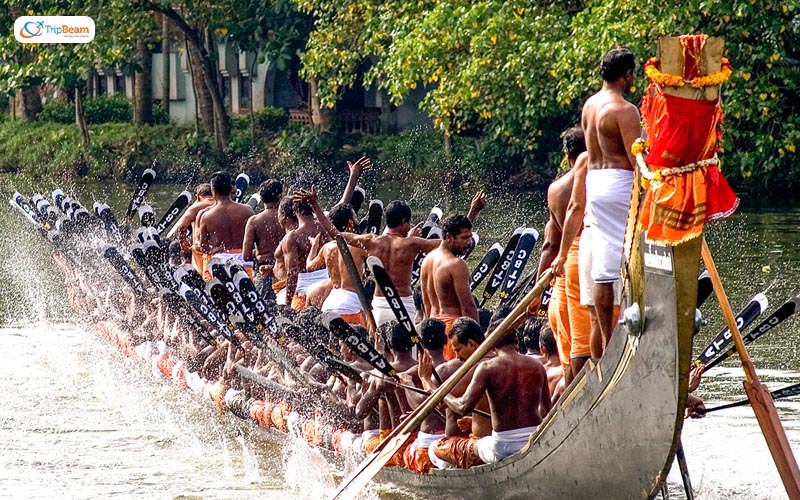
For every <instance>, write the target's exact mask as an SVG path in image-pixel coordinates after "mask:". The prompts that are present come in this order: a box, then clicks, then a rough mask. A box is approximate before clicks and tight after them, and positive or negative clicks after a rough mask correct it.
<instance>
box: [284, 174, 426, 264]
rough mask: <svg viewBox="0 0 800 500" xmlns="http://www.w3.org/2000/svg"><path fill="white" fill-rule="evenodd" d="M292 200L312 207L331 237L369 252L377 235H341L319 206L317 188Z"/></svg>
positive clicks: (301, 193) (303, 192)
mask: <svg viewBox="0 0 800 500" xmlns="http://www.w3.org/2000/svg"><path fill="white" fill-rule="evenodd" d="M292 198H293V199H294V200H296V201H304V202H306V203H308V204H309V205H311V209H312V210H314V215H315V216H316V218H317V222H319V224H320V226H322V228H323V229H324V230H325V232H326V233H328V234H329V235H330V237H331V238H333V239H336V235H338V234H341V235H342V237H343V238H344V239H345V241H346V242H347V244H348V245H353V246H356V247H359V248H363V249H364V250H367V251H369V248H368V247H369V242H370V241H372V239H373V238H374V237H375V235H374V234H371V233H370V234H355V233H339V231H338V230H337V229H336V227H335V226H334V225H333V223H332V222H331V220H330V219H329V218H328V216H327V215H325V211H324V210H323V209H322V205H320V204H319V198H318V197H317V187H316V186H311V189H310V190H305V189H301V190H299V191H295V192H294V194H293V195H292ZM437 246H438V243H437Z"/></svg>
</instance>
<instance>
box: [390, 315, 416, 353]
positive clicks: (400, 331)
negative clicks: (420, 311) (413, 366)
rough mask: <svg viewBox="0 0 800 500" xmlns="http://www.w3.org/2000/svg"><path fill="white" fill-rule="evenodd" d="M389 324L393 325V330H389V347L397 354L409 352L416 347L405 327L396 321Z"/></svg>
mask: <svg viewBox="0 0 800 500" xmlns="http://www.w3.org/2000/svg"><path fill="white" fill-rule="evenodd" d="M389 324H391V325H392V327H391V329H390V330H389V336H388V338H387V339H386V340H387V347H389V349H391V350H393V351H395V352H408V351H410V350H411V348H412V347H414V344H413V343H412V342H411V335H409V334H408V332H407V331H406V329H405V328H403V325H401V324H400V323H398V322H396V321H391V322H390V323H389Z"/></svg>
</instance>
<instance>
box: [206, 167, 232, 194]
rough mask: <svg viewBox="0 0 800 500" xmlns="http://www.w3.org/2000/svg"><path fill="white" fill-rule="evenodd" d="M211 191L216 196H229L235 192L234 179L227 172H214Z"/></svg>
mask: <svg viewBox="0 0 800 500" xmlns="http://www.w3.org/2000/svg"><path fill="white" fill-rule="evenodd" d="M211 190H212V191H213V193H214V195H215V196H222V197H225V196H229V195H230V194H231V191H232V190H233V179H232V178H231V175H230V174H229V173H227V172H214V174H213V175H212V176H211Z"/></svg>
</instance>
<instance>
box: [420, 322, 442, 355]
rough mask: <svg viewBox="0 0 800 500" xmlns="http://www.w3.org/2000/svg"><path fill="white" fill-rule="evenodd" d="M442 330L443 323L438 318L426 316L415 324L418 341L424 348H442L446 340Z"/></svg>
mask: <svg viewBox="0 0 800 500" xmlns="http://www.w3.org/2000/svg"><path fill="white" fill-rule="evenodd" d="M444 330H445V326H444V323H443V322H441V321H439V320H438V319H435V318H426V319H424V320H422V323H420V324H419V325H417V333H419V343H420V344H421V345H422V347H423V348H424V349H425V350H428V351H441V350H442V349H443V348H444V343H445V342H447V337H446V336H445V334H444Z"/></svg>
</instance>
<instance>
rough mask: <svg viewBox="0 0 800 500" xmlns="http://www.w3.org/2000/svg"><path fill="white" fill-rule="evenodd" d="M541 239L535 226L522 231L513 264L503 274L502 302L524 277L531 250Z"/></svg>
mask: <svg viewBox="0 0 800 500" xmlns="http://www.w3.org/2000/svg"><path fill="white" fill-rule="evenodd" d="M538 239H539V232H538V231H537V230H535V229H533V228H526V229H525V230H524V231H522V235H521V236H520V238H519V242H518V243H517V248H516V249H515V250H514V258H513V259H512V261H511V264H510V265H509V266H508V269H506V273H505V276H503V284H502V286H501V287H500V293H499V295H500V301H501V303H503V302H505V301H506V300H508V297H509V296H510V295H511V292H512V291H513V290H514V287H515V286H517V283H518V282H519V280H520V279H521V278H522V272H523V271H524V270H525V265H526V264H527V263H528V259H529V258H530V256H531V251H532V250H533V247H534V246H535V245H536V240H538Z"/></svg>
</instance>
